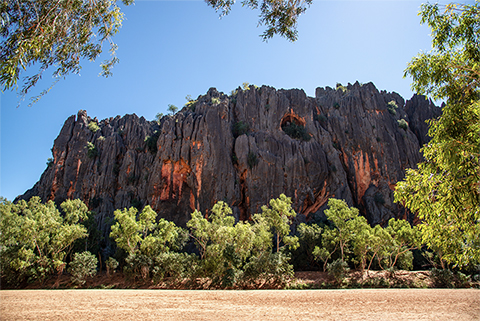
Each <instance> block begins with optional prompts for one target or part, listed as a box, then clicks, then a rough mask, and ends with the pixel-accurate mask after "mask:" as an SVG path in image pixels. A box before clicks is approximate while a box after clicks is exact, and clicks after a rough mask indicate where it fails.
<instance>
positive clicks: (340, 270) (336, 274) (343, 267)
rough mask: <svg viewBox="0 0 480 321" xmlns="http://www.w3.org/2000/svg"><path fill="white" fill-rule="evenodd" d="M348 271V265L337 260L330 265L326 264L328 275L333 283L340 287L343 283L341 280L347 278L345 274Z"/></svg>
mask: <svg viewBox="0 0 480 321" xmlns="http://www.w3.org/2000/svg"><path fill="white" fill-rule="evenodd" d="M349 271H350V268H349V267H348V264H347V263H346V262H344V261H343V260H342V259H337V260H335V261H333V262H332V263H328V264H327V272H328V274H329V275H330V276H331V277H333V278H334V279H335V283H336V284H337V285H340V284H342V283H343V280H344V279H345V277H346V276H347V273H348V272H349Z"/></svg>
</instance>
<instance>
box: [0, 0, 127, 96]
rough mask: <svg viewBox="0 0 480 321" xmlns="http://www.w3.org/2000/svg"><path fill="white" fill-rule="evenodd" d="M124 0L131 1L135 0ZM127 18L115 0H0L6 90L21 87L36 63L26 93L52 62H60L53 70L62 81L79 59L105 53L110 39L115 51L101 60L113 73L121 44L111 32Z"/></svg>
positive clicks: (1, 76)
mask: <svg viewBox="0 0 480 321" xmlns="http://www.w3.org/2000/svg"><path fill="white" fill-rule="evenodd" d="M122 2H123V3H124V4H126V5H129V4H131V3H133V0H123V1H122ZM122 20H123V14H122V13H121V12H120V8H119V7H118V6H117V5H116V1H115V0H97V1H82V0H74V1H63V0H33V1H1V2H0V36H1V37H2V40H1V42H0V44H1V45H0V47H1V52H0V83H1V86H2V87H3V90H9V89H13V88H17V87H18V82H19V78H20V75H21V73H22V72H25V71H27V68H30V67H32V66H33V65H37V66H38V69H37V72H36V73H34V74H33V75H31V76H28V77H26V78H25V81H24V82H23V84H22V85H21V86H22V88H21V91H20V93H21V94H22V96H23V97H25V95H26V94H27V93H28V92H29V91H30V89H31V88H32V87H33V86H35V84H36V83H37V82H38V81H39V80H40V78H41V77H42V75H43V73H44V72H45V71H46V70H47V69H48V68H50V67H54V68H56V70H55V71H54V72H53V76H54V77H55V78H56V79H57V81H58V80H59V79H60V78H62V77H65V76H67V75H68V74H70V73H74V74H77V73H79V72H80V70H81V68H82V67H81V65H80V60H82V59H88V60H91V61H93V60H95V59H96V58H97V57H98V56H99V55H100V54H101V53H102V44H103V43H104V42H105V41H108V42H109V43H110V53H111V55H112V57H111V58H110V59H109V60H106V61H104V62H103V63H102V64H101V68H102V71H101V74H102V75H103V76H107V77H108V76H110V75H111V68H112V66H113V65H114V64H115V63H117V62H118V58H117V57H116V56H115V51H116V49H117V46H116V45H115V43H113V42H112V40H111V38H112V36H114V35H115V34H116V33H117V32H118V30H119V28H120V26H121V24H122ZM50 88H51V87H50ZM50 88H49V89H50ZM49 89H47V90H45V91H43V92H42V93H41V94H40V95H39V96H37V97H34V98H33V101H34V102H35V101H36V100H38V99H39V98H40V97H41V96H42V95H44V94H45V93H47V92H48V90H49Z"/></svg>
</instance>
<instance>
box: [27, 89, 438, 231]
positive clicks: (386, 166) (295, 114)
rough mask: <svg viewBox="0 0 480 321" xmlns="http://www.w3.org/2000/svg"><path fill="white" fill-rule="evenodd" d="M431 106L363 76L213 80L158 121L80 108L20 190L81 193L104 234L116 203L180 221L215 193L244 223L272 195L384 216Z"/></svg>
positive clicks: (378, 219)
mask: <svg viewBox="0 0 480 321" xmlns="http://www.w3.org/2000/svg"><path fill="white" fill-rule="evenodd" d="M392 102H393V103H392ZM439 111H440V109H439V108H437V107H434V106H433V105H432V104H431V103H430V102H429V101H427V100H425V99H424V98H423V97H421V96H414V97H413V99H412V100H410V101H407V102H406V103H405V102H404V100H403V98H402V97H400V96H399V95H398V94H396V93H387V92H384V91H382V92H380V91H378V90H377V89H376V88H375V86H374V85H373V84H371V83H368V84H365V85H361V84H359V83H355V84H354V85H350V84H349V85H348V86H346V87H342V86H340V87H338V88H337V89H332V88H329V87H326V88H317V90H316V95H315V98H313V97H307V96H306V94H305V93H304V92H303V91H302V90H298V89H292V90H276V89H274V88H272V87H267V86H262V87H261V88H256V87H254V86H251V87H250V88H249V90H242V89H240V88H239V89H238V90H237V91H236V93H235V94H233V95H230V96H227V95H224V94H223V93H220V92H218V91H217V90H216V89H214V88H211V89H210V90H209V91H208V93H207V94H206V95H204V96H200V97H199V98H198V100H197V102H196V103H195V104H191V105H190V106H189V107H185V108H183V109H182V110H181V111H180V112H178V113H177V114H175V115H170V116H165V117H163V118H162V119H161V120H160V122H159V123H157V122H154V121H147V120H145V119H144V118H143V117H141V118H139V117H137V116H136V115H126V116H124V117H120V116H117V117H115V118H109V119H105V120H102V121H97V120H96V119H91V118H89V117H88V116H87V113H86V112H85V111H80V112H79V113H78V115H77V116H71V117H70V118H68V119H67V121H66V122H65V125H64V126H63V128H62V130H61V132H60V134H59V136H58V138H57V139H56V140H55V143H54V146H53V149H52V152H53V163H52V164H51V165H50V166H49V167H48V168H47V169H46V170H45V172H44V173H43V175H42V177H41V179H40V181H39V182H38V183H37V184H36V185H35V186H34V187H33V188H32V189H31V190H29V191H27V192H26V193H25V194H24V195H23V196H21V197H22V198H29V197H31V196H33V195H38V196H40V197H41V198H42V199H43V200H44V201H46V200H55V201H56V202H61V201H63V200H65V199H68V198H80V199H82V200H84V201H85V202H86V203H87V204H89V207H90V208H91V209H92V210H94V211H96V212H97V213H98V216H97V219H98V223H99V226H101V227H102V229H103V230H104V232H105V233H106V232H107V229H108V224H107V221H108V220H109V219H110V218H111V217H112V216H113V211H114V210H115V209H119V208H124V207H129V206H132V205H133V206H138V207H142V206H145V205H147V204H148V205H150V206H152V208H153V209H154V210H155V211H157V213H158V215H159V217H164V218H167V219H169V220H172V221H175V222H176V223H177V224H179V225H183V226H184V225H185V224H186V222H187V221H188V219H189V218H190V213H191V212H192V211H193V210H195V209H198V210H200V211H202V212H203V213H204V214H208V210H209V209H210V208H211V207H212V206H213V204H215V202H217V201H225V202H227V203H228V204H229V205H230V206H231V207H232V208H233V210H234V214H235V216H236V217H237V219H242V220H244V219H248V218H249V217H250V215H252V214H253V213H256V212H259V211H260V207H261V206H262V205H264V204H267V202H268V200H270V199H271V198H274V197H278V195H279V194H281V193H285V194H286V195H287V196H290V197H292V200H293V205H294V208H295V210H296V211H297V213H299V214H301V215H299V220H309V219H310V218H312V217H315V216H318V215H321V214H322V212H323V210H324V209H325V204H326V202H327V199H328V198H330V197H336V198H342V199H345V200H346V201H347V202H348V203H349V204H350V205H353V206H356V207H358V208H360V210H361V212H362V213H363V214H364V215H365V216H366V217H367V218H368V220H369V222H370V223H371V224H384V223H386V221H387V220H388V219H389V218H391V217H397V218H398V217H403V218H405V217H406V212H405V209H403V208H402V207H401V206H400V205H398V204H394V203H393V189H394V187H395V184H396V182H397V181H398V180H400V179H402V178H403V177H404V173H405V169H406V168H408V167H415V165H416V164H417V163H418V162H419V161H421V159H422V157H421V155H420V153H419V149H420V147H421V143H423V142H425V137H426V136H425V135H426V130H427V127H425V126H423V125H422V124H423V123H424V121H425V119H428V118H432V117H435V116H437V115H438V113H439ZM91 122H94V123H97V125H98V127H99V130H97V131H95V128H93V127H94V126H90V127H91V128H92V129H89V124H90V123H91ZM287 133H288V134H287Z"/></svg>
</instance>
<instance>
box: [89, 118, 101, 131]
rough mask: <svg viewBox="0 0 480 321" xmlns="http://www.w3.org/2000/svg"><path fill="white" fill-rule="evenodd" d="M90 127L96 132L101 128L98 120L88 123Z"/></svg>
mask: <svg viewBox="0 0 480 321" xmlns="http://www.w3.org/2000/svg"><path fill="white" fill-rule="evenodd" d="M88 129H89V130H90V131H91V132H92V133H94V134H95V133H96V132H98V131H99V130H100V127H99V126H98V124H97V122H95V121H91V122H89V123H88Z"/></svg>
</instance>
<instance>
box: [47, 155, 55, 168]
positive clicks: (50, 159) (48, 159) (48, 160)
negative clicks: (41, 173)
mask: <svg viewBox="0 0 480 321" xmlns="http://www.w3.org/2000/svg"><path fill="white" fill-rule="evenodd" d="M53 164H54V162H53V158H52V157H49V158H47V167H51V166H53Z"/></svg>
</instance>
